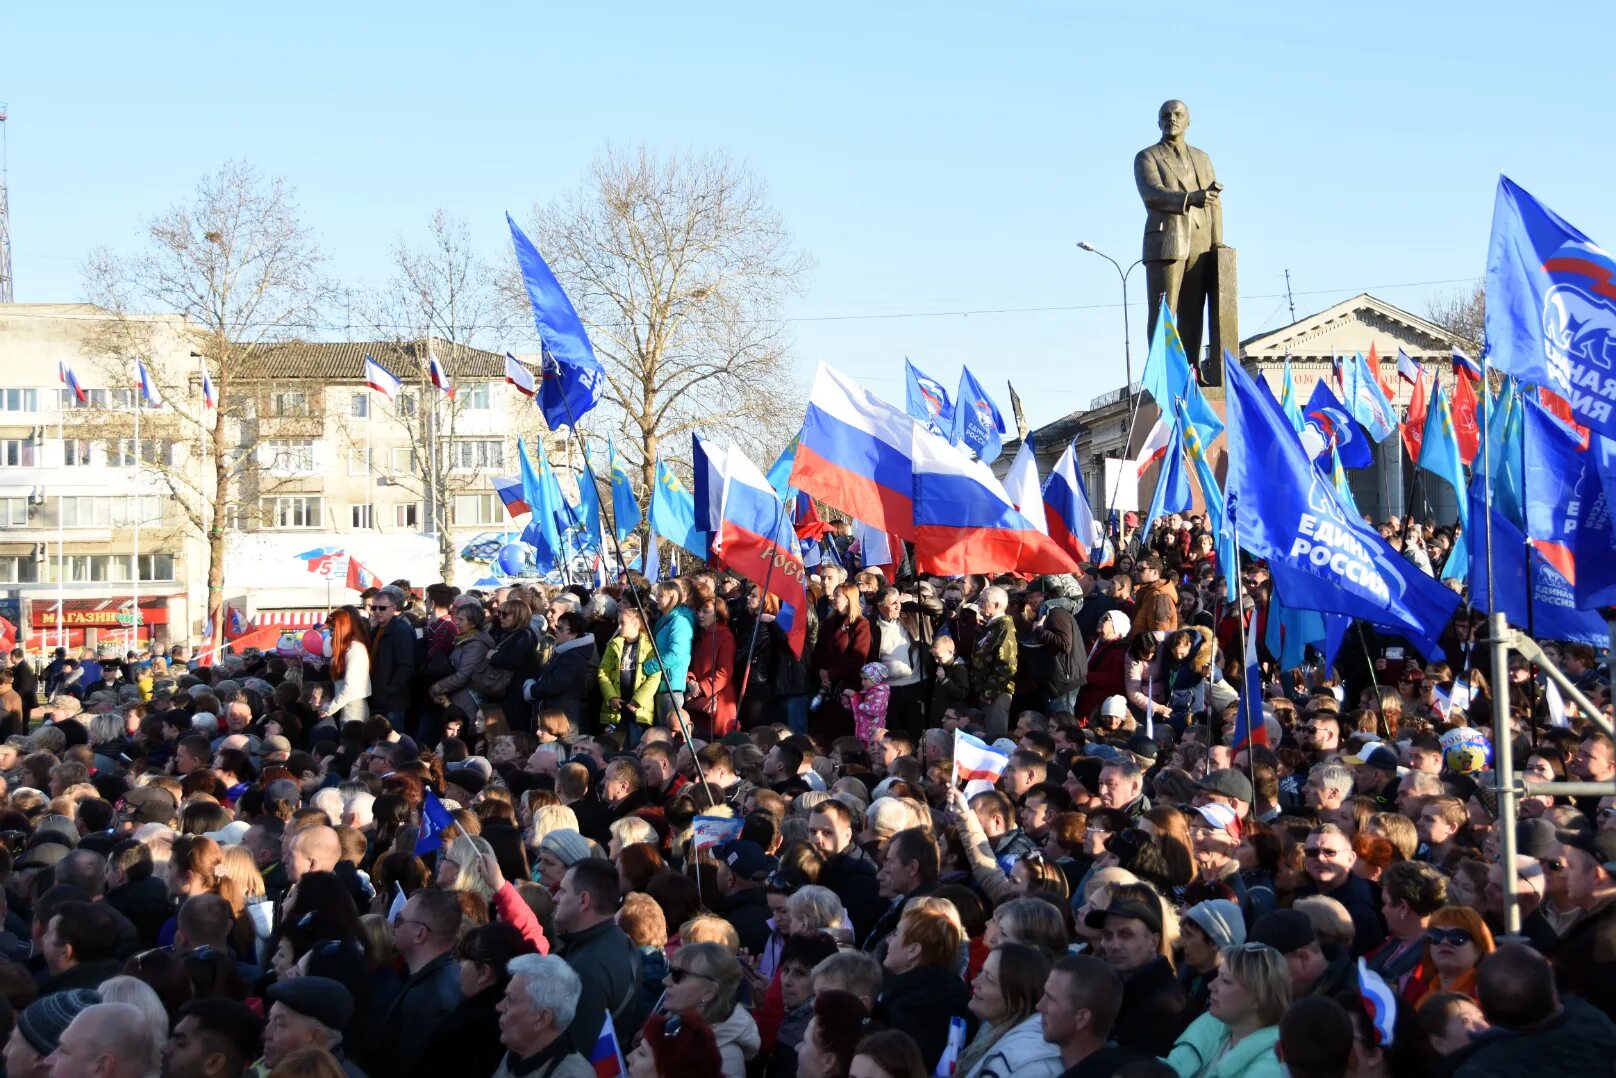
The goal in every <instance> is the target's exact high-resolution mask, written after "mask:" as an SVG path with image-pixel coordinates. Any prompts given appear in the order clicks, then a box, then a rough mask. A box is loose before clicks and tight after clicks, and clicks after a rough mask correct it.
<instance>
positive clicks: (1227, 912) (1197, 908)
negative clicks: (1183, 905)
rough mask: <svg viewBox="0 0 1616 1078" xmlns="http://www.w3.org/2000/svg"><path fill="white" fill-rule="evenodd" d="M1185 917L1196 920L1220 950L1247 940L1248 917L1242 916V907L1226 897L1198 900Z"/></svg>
mask: <svg viewBox="0 0 1616 1078" xmlns="http://www.w3.org/2000/svg"><path fill="white" fill-rule="evenodd" d="M1184 918H1185V920H1188V921H1194V922H1195V925H1196V927H1197V928H1199V929H1200V930H1201V931H1202V932H1205V933H1206V935H1207V938H1208V939H1210V940H1211V941H1212V943H1213V945H1214V946H1215V947H1217V948H1218V950H1220V951H1221V950H1222V949H1223V948H1225V947H1238V946H1240V945H1241V944H1242V943H1245V942H1246V919H1245V918H1244V917H1243V916H1241V914H1240V907H1239V906H1237V905H1235V904H1234V903H1233V902H1230V901H1229V900H1228V899H1226V898H1209V899H1207V900H1206V901H1205V902H1198V903H1196V904H1195V905H1193V906H1191V907H1190V908H1189V909H1188V910H1187V911H1186V912H1185V914H1184Z"/></svg>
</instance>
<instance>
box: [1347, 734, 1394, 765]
mask: <svg viewBox="0 0 1616 1078" xmlns="http://www.w3.org/2000/svg"><path fill="white" fill-rule="evenodd" d="M1341 762H1342V763H1344V764H1350V765H1352V766H1353V767H1372V768H1374V769H1375V770H1376V771H1396V770H1397V753H1395V752H1393V751H1392V750H1391V749H1390V748H1388V747H1387V746H1385V745H1382V744H1380V743H1379V742H1377V741H1371V742H1368V743H1366V744H1365V745H1364V746H1363V747H1362V748H1360V749H1359V750H1358V753H1357V755H1356V756H1347V757H1344V758H1343V759H1342V761H1341Z"/></svg>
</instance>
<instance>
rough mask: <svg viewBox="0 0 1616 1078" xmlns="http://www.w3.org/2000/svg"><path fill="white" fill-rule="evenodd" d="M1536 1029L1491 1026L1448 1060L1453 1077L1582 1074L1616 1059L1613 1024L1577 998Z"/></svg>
mask: <svg viewBox="0 0 1616 1078" xmlns="http://www.w3.org/2000/svg"><path fill="white" fill-rule="evenodd" d="M1562 1003H1563V1005H1562V1006H1561V1008H1560V1013H1559V1014H1557V1015H1555V1016H1554V1017H1553V1018H1551V1019H1549V1021H1548V1022H1546V1023H1544V1024H1543V1025H1542V1026H1539V1027H1538V1028H1536V1029H1533V1030H1530V1031H1528V1032H1520V1033H1517V1032H1516V1031H1514V1030H1511V1029H1501V1028H1496V1027H1495V1028H1493V1029H1489V1030H1487V1031H1486V1032H1484V1033H1481V1034H1479V1035H1477V1036H1476V1038H1475V1039H1474V1040H1472V1041H1471V1042H1470V1043H1469V1044H1467V1045H1465V1047H1463V1048H1461V1049H1460V1050H1459V1051H1458V1052H1456V1053H1454V1054H1453V1056H1451V1057H1450V1058H1449V1060H1448V1062H1449V1063H1450V1064H1452V1066H1453V1070H1452V1072H1451V1073H1452V1075H1453V1078H1518V1076H1519V1075H1522V1074H1530V1075H1532V1078H1581V1076H1583V1075H1591V1074H1603V1073H1606V1072H1608V1071H1609V1070H1610V1061H1611V1059H1612V1058H1616V1023H1612V1022H1611V1020H1610V1019H1609V1018H1608V1017H1606V1016H1605V1014H1604V1013H1603V1012H1602V1011H1600V1010H1598V1009H1596V1008H1595V1007H1593V1006H1592V1005H1590V1004H1588V1003H1586V1002H1584V1001H1583V1000H1581V999H1578V998H1577V997H1576V996H1566V997H1565V998H1564V1000H1563V1001H1562Z"/></svg>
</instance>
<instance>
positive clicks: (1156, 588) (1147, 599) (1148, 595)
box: [1130, 580, 1178, 635]
mask: <svg viewBox="0 0 1616 1078" xmlns="http://www.w3.org/2000/svg"><path fill="white" fill-rule="evenodd" d="M1158 595H1165V596H1167V601H1168V604H1169V605H1170V607H1171V608H1172V613H1171V615H1170V616H1168V617H1167V618H1166V619H1165V620H1164V621H1159V622H1158V621H1157V619H1155V618H1154V617H1153V616H1152V615H1153V614H1154V612H1155V610H1154V608H1155V606H1156V603H1155V602H1154V601H1153V600H1154V599H1155V597H1156V596H1158ZM1133 603H1134V615H1133V631H1134V632H1135V633H1138V632H1143V631H1144V630H1145V629H1146V628H1147V627H1148V628H1150V629H1152V630H1161V629H1168V630H1171V629H1176V628H1178V585H1177V584H1174V583H1173V582H1172V581H1171V580H1152V581H1151V582H1150V583H1148V584H1141V585H1139V590H1138V591H1137V592H1135V593H1134V597H1133ZM1147 622H1148V623H1149V624H1148V626H1147V624H1146V623H1147ZM1130 635H1131V634H1130Z"/></svg>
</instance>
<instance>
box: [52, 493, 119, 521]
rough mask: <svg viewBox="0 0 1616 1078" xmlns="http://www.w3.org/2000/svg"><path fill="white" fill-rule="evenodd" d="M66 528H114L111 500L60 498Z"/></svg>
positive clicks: (59, 506) (60, 507)
mask: <svg viewBox="0 0 1616 1078" xmlns="http://www.w3.org/2000/svg"><path fill="white" fill-rule="evenodd" d="M57 501H58V503H59V505H58V508H59V510H60V512H61V515H62V527H64V528H110V527H112V499H111V498H86V497H77V498H58V499H57Z"/></svg>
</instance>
